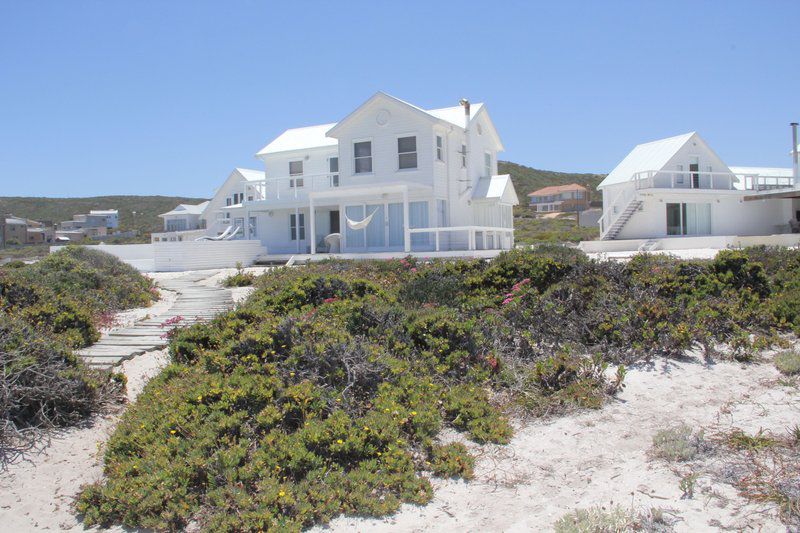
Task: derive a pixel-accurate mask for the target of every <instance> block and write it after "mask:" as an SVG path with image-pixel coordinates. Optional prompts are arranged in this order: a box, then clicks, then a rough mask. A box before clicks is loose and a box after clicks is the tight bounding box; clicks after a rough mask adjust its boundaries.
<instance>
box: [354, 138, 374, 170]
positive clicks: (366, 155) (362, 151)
mask: <svg viewBox="0 0 800 533" xmlns="http://www.w3.org/2000/svg"><path fill="white" fill-rule="evenodd" d="M353 163H354V164H353V168H355V173H356V174H368V173H370V172H372V141H361V142H357V143H353Z"/></svg>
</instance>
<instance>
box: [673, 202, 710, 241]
mask: <svg viewBox="0 0 800 533" xmlns="http://www.w3.org/2000/svg"><path fill="white" fill-rule="evenodd" d="M710 234H711V204H707V203H703V204H694V203H693V204H678V203H675V204H667V235H710Z"/></svg>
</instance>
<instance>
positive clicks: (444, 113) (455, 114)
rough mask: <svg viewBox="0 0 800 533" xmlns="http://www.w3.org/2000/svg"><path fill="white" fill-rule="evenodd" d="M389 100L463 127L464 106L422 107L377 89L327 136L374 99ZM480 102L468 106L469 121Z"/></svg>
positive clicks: (331, 133)
mask: <svg viewBox="0 0 800 533" xmlns="http://www.w3.org/2000/svg"><path fill="white" fill-rule="evenodd" d="M381 99H383V100H389V101H391V102H394V103H396V104H399V105H401V106H405V107H407V108H408V109H410V110H412V111H413V112H415V113H417V114H419V115H420V116H424V117H426V118H428V119H430V120H433V121H436V122H446V123H448V124H454V125H456V126H459V127H461V128H463V127H464V108H463V107H461V106H455V107H442V108H439V109H427V110H426V109H422V108H421V107H419V106H416V105H414V104H411V103H409V102H406V101H405V100H401V99H400V98H397V97H396V96H392V95H390V94H386V93H385V92H383V91H378V92H377V93H375V94H373V95H372V96H371V97H370V98H369V99H368V100H367V101H366V102H364V103H363V104H361V105H360V106H358V107H357V108H356V109H355V110H354V111H353V112H351V113H350V114H349V115H347V116H346V117H344V118H343V119H342V120H340V121H339V122H338V123H336V124H335V125H334V126H333V127H332V128H331V129H330V130H329V131H328V135H329V136H335V135H336V130H337V129H339V128H340V127H341V126H342V125H343V124H345V123H347V122H349V121H350V120H351V119H352V118H354V117H355V116H356V115H357V114H358V112H359V111H361V109H363V108H364V107H366V106H368V105H369V104H371V103H372V102H374V101H376V100H381ZM483 107H484V106H483V104H482V103H477V104H472V105H471V106H470V121H471V120H472V119H473V118H475V116H476V115H477V114H478V113H479V112H480V111H481V109H483Z"/></svg>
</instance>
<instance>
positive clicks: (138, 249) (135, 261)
mask: <svg viewBox="0 0 800 533" xmlns="http://www.w3.org/2000/svg"><path fill="white" fill-rule="evenodd" d="M80 246H86V247H87V248H91V249H92V250H100V251H101V252H106V253H107V254H111V255H113V256H114V257H117V258H118V259H119V260H121V261H124V262H126V263H128V264H129V265H131V266H132V267H134V268H136V269H137V270H139V271H140V272H152V271H153V270H154V267H155V266H154V263H153V245H152V244H105V243H101V244H91V245H80ZM61 248H63V246H51V247H50V253H53V252H57V251H58V250H60V249H61Z"/></svg>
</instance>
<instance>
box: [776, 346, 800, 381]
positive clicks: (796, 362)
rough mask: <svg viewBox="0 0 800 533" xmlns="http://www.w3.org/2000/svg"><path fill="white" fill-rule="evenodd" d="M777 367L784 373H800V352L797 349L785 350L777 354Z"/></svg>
mask: <svg viewBox="0 0 800 533" xmlns="http://www.w3.org/2000/svg"><path fill="white" fill-rule="evenodd" d="M775 368H777V369H778V370H779V371H780V372H781V373H782V374H786V375H789V376H791V375H794V374H800V352H798V351H797V350H784V351H782V352H780V353H778V354H776V355H775Z"/></svg>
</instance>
